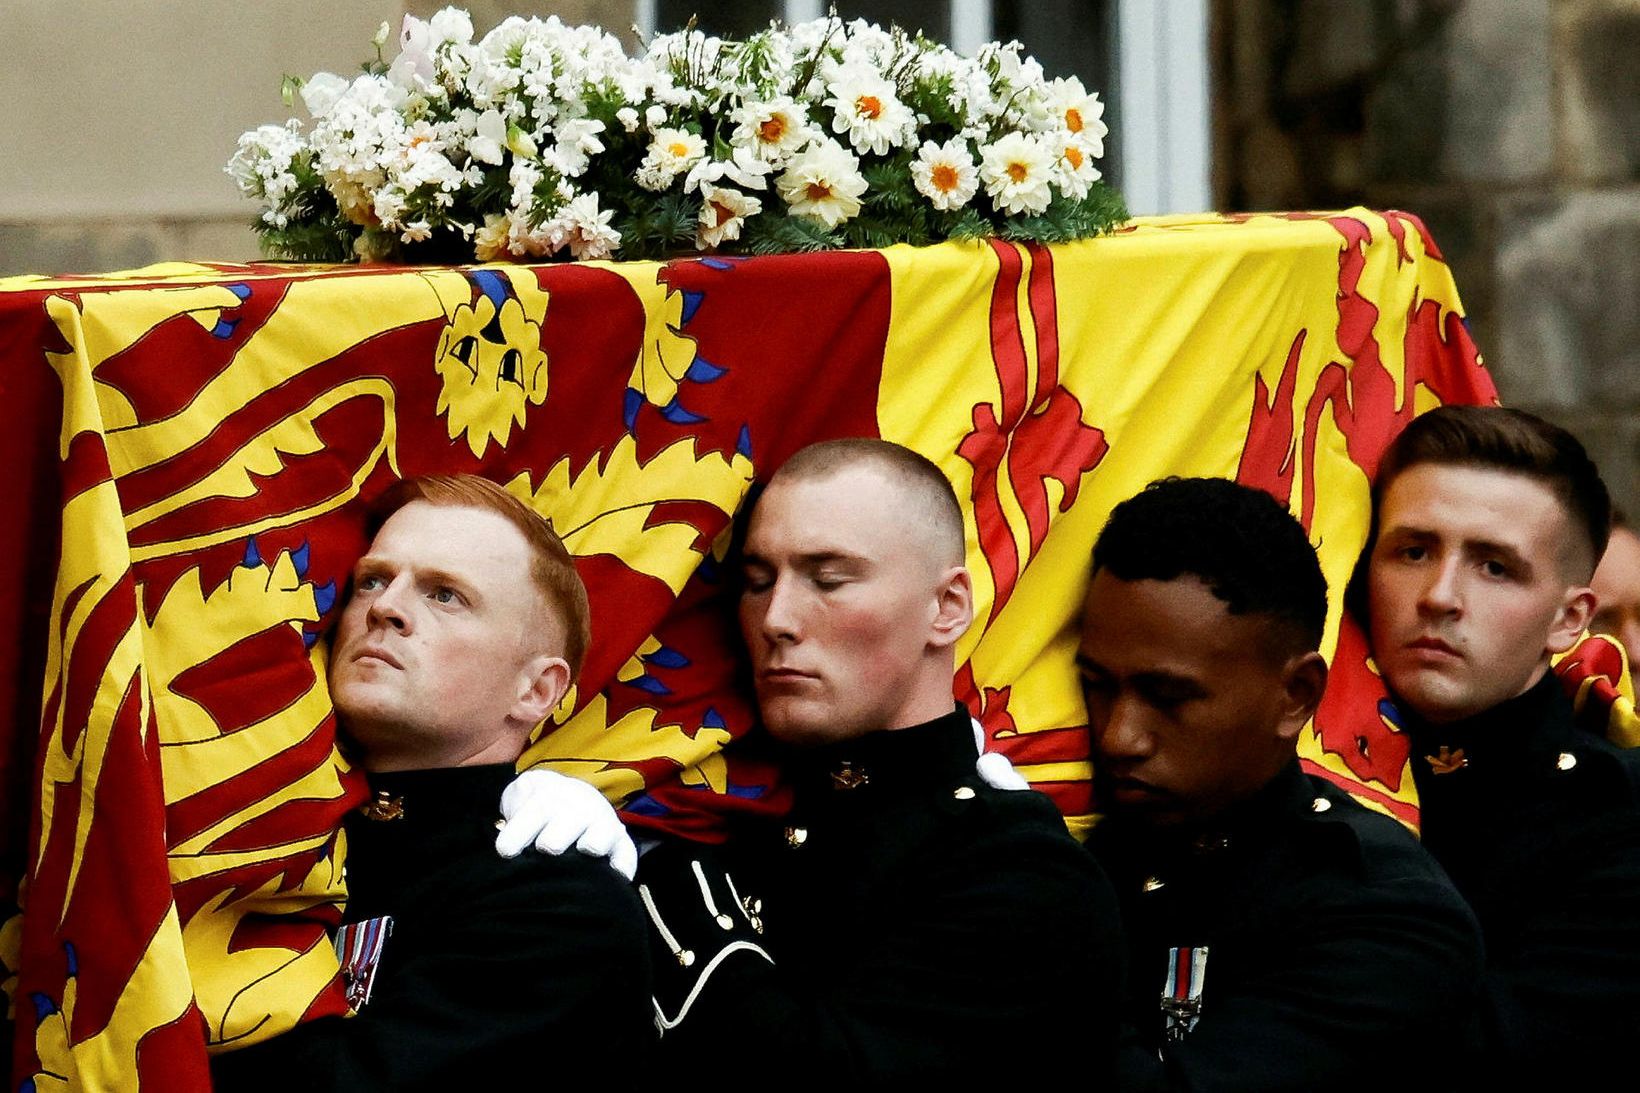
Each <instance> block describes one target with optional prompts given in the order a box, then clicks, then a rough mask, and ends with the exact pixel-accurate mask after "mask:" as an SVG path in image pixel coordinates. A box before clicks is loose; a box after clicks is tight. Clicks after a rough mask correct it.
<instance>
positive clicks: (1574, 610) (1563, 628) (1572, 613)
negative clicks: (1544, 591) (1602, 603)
mask: <svg viewBox="0 0 1640 1093" xmlns="http://www.w3.org/2000/svg"><path fill="white" fill-rule="evenodd" d="M1597 606H1599V601H1598V600H1597V599H1596V598H1595V594H1594V589H1592V588H1586V587H1584V588H1579V587H1572V588H1568V589H1567V590H1566V596H1565V598H1564V599H1563V600H1562V601H1561V604H1560V609H1559V610H1558V611H1556V612H1555V620H1554V624H1553V626H1552V627H1551V628H1550V630H1549V635H1548V637H1547V639H1545V641H1544V643H1543V648H1544V651H1545V652H1547V653H1550V654H1554V653H1564V652H1565V651H1566V650H1568V649H1570V648H1571V647H1572V646H1574V645H1576V644H1577V639H1578V638H1580V637H1582V636H1583V631H1585V630H1587V629H1588V628H1589V622H1590V620H1592V619H1593V618H1594V612H1595V608H1596V607H1597Z"/></svg>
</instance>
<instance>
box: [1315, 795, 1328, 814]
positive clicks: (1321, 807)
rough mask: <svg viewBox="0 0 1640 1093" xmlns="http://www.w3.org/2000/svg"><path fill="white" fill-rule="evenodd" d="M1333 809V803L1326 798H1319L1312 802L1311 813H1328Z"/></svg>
mask: <svg viewBox="0 0 1640 1093" xmlns="http://www.w3.org/2000/svg"><path fill="white" fill-rule="evenodd" d="M1331 808H1332V802H1331V801H1329V800H1327V799H1326V798H1325V797H1317V798H1316V799H1315V800H1313V801H1311V802H1310V811H1311V812H1326V811H1328V810H1329V809H1331Z"/></svg>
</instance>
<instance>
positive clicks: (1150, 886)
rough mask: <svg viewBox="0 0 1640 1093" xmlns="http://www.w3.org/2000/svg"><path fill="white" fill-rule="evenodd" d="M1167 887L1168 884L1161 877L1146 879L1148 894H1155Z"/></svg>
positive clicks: (1145, 885) (1145, 887)
mask: <svg viewBox="0 0 1640 1093" xmlns="http://www.w3.org/2000/svg"><path fill="white" fill-rule="evenodd" d="M1166 886H1167V882H1166V881H1164V880H1163V879H1162V878H1161V877H1146V878H1145V883H1144V889H1145V891H1147V892H1154V891H1156V890H1157V889H1158V888H1164V887H1166Z"/></svg>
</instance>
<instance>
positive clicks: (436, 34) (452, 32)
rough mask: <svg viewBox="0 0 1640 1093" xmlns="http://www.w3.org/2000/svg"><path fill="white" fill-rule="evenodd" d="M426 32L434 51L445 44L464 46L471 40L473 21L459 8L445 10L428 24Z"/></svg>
mask: <svg viewBox="0 0 1640 1093" xmlns="http://www.w3.org/2000/svg"><path fill="white" fill-rule="evenodd" d="M427 32H428V37H429V38H431V39H432V46H433V48H434V49H437V48H438V47H439V46H441V45H444V44H445V43H446V42H456V43H459V44H461V45H466V44H467V43H468V42H471V41H472V40H473V20H472V17H471V16H469V15H468V14H467V13H466V12H464V11H462V10H461V9H460V8H445V9H444V10H443V11H440V12H438V13H436V14H435V15H434V16H433V18H432V19H431V20H430V21H429V22H428V24H427Z"/></svg>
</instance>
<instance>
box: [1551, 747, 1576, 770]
mask: <svg viewBox="0 0 1640 1093" xmlns="http://www.w3.org/2000/svg"><path fill="white" fill-rule="evenodd" d="M1555 766H1556V767H1558V768H1559V769H1561V770H1571V769H1572V768H1573V767H1575V766H1577V756H1575V755H1573V754H1572V753H1571V752H1569V751H1563V752H1561V753H1560V758H1558V759H1556V760H1555Z"/></svg>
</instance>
